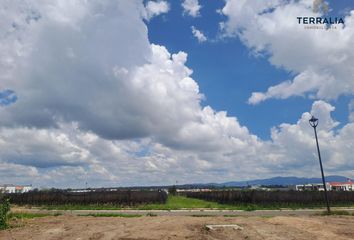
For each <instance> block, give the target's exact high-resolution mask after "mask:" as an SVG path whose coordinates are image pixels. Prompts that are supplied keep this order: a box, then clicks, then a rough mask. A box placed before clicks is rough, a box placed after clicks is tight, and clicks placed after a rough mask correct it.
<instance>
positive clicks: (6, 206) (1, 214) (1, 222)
mask: <svg viewBox="0 0 354 240" xmlns="http://www.w3.org/2000/svg"><path fill="white" fill-rule="evenodd" d="M9 211H10V202H9V199H5V200H3V202H2V203H0V229H5V228H7V226H8V224H7V220H8V213H9Z"/></svg>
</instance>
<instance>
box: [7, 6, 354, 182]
mask: <svg viewBox="0 0 354 240" xmlns="http://www.w3.org/2000/svg"><path fill="white" fill-rule="evenodd" d="M8 4H9V5H8ZM72 4H74V5H75V4H77V5H78V7H77V8H72V7H73V5H72ZM5 5H6V6H5ZM1 6H2V9H4V8H5V7H6V8H7V10H8V11H7V12H8V14H4V15H2V17H4V16H6V19H7V20H6V21H5V20H4V21H1V22H4V23H5V22H6V24H4V27H3V28H1V31H2V32H1V35H0V46H1V47H2V46H6V47H4V49H6V51H4V52H3V54H2V55H1V56H0V59H1V61H0V68H1V69H5V70H6V74H4V75H1V76H0V77H1V81H0V84H1V85H0V88H1V89H11V90H14V91H15V94H16V95H17V97H18V100H17V101H16V102H15V103H13V104H11V105H6V106H1V107H0V116H1V118H0V126H1V127H0V153H1V154H0V173H1V174H0V182H13V183H33V184H35V185H36V186H66V187H68V186H71V187H80V186H81V187H83V186H84V185H85V182H88V184H89V186H115V185H137V184H171V183H174V182H175V181H176V180H178V181H179V182H181V183H182V182H210V181H219V182H220V181H226V180H237V179H250V178H259V177H268V176H274V174H276V175H289V174H297V175H299V176H304V175H311V174H312V175H313V174H314V173H317V172H318V171H317V165H316V163H313V162H312V160H313V159H314V156H313V154H315V148H314V145H313V143H314V142H313V135H312V134H313V133H312V129H311V128H310V127H309V126H308V125H307V124H308V123H307V121H308V117H309V113H305V114H304V115H303V116H302V118H301V119H300V120H299V121H298V123H296V124H282V125H280V126H278V127H277V128H274V129H273V132H272V139H271V140H270V141H262V140H260V139H259V138H257V136H255V135H253V134H252V133H250V132H249V130H248V129H247V127H245V126H242V125H241V124H240V123H239V121H238V120H237V118H236V117H229V116H227V113H226V112H224V111H220V112H217V111H215V110H214V109H212V108H211V107H210V106H205V107H202V105H201V101H202V99H203V95H202V93H200V91H199V86H198V84H197V82H196V81H194V80H193V78H192V70H191V69H189V68H188V67H187V66H186V61H187V53H184V52H179V53H176V54H171V53H170V52H169V51H168V50H167V49H166V48H165V47H164V46H160V45H154V44H150V42H149V41H148V34H147V28H146V25H145V24H144V22H143V20H142V16H141V9H142V8H143V7H144V6H143V4H142V2H141V1H131V0H126V1H118V2H117V1H105V2H104V3H102V2H101V1H97V2H95V1H89V2H88V1H68V2H65V1H51V2H50V3H49V2H48V3H47V4H37V3H36V2H33V1H28V2H26V4H25V5H23V4H22V1H11V2H7V3H2V4H1ZM23 6H25V7H23ZM34 13H35V14H34ZM33 15H34V16H33ZM31 16H32V17H31ZM13 22H16V24H15V25H16V27H15V28H14V27H13ZM121 33H124V34H121ZM16 41H17V43H16V44H15V43H14V42H16ZM53 56H55V57H53ZM312 111H313V114H315V115H316V116H318V117H319V119H320V121H321V122H320V127H319V137H320V143H321V149H323V151H324V154H323V158H324V163H325V167H326V166H327V168H325V169H326V170H327V169H328V173H336V174H348V173H349V174H350V171H351V172H352V168H351V166H350V165H349V164H350V159H349V158H350V156H351V152H350V150H351V149H352V148H353V146H352V143H353V141H352V136H353V131H354V129H353V128H354V127H353V126H354V125H353V124H347V125H346V126H344V127H343V128H341V129H339V130H338V129H337V124H338V123H336V121H334V120H333V119H332V118H331V117H330V113H331V112H332V111H334V108H333V107H332V106H331V105H329V104H327V103H325V102H315V104H314V105H313V109H312ZM311 144H312V145H311Z"/></svg>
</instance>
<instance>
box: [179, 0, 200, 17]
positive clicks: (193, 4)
mask: <svg viewBox="0 0 354 240" xmlns="http://www.w3.org/2000/svg"><path fill="white" fill-rule="evenodd" d="M182 7H183V9H184V13H186V14H188V15H189V16H191V17H198V16H200V9H201V8H202V6H201V5H200V4H199V1H198V0H184V1H183V2H182Z"/></svg>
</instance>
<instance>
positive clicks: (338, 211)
mask: <svg viewBox="0 0 354 240" xmlns="http://www.w3.org/2000/svg"><path fill="white" fill-rule="evenodd" d="M320 215H322V216H329V215H338V216H350V212H348V211H343V210H331V211H330V212H329V213H328V212H327V211H324V212H322V213H321V214H320ZM352 216H354V213H353V214H352Z"/></svg>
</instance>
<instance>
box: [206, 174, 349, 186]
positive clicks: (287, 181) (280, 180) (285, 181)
mask: <svg viewBox="0 0 354 240" xmlns="http://www.w3.org/2000/svg"><path fill="white" fill-rule="evenodd" d="M347 179H348V178H347V177H343V176H327V177H326V182H346V181H347ZM321 182H322V178H299V177H274V178H267V179H256V180H249V181H239V182H225V183H219V184H210V185H216V186H226V187H244V186H247V185H296V184H306V183H321Z"/></svg>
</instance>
